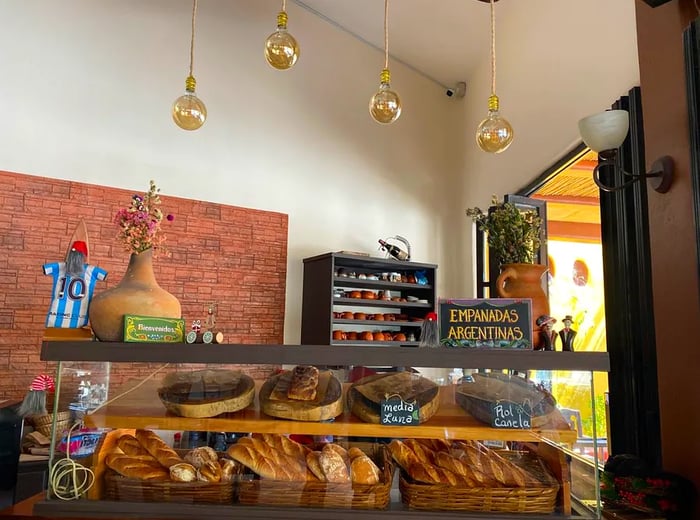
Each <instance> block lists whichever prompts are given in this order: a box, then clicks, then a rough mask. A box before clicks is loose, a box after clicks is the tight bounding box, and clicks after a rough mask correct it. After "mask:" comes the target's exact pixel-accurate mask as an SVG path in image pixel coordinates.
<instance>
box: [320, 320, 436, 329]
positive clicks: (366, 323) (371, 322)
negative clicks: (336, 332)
mask: <svg viewBox="0 0 700 520" xmlns="http://www.w3.org/2000/svg"><path fill="white" fill-rule="evenodd" d="M333 323H334V324H335V325H359V326H370V325H371V326H374V327H420V326H421V325H423V321H422V320H421V321H391V320H343V319H334V320H333Z"/></svg>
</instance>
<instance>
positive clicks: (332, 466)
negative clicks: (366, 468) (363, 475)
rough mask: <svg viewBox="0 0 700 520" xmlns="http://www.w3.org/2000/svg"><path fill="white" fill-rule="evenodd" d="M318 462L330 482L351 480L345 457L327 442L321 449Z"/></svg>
mask: <svg viewBox="0 0 700 520" xmlns="http://www.w3.org/2000/svg"><path fill="white" fill-rule="evenodd" d="M318 462H319V464H320V466H321V469H322V470H323V475H324V476H325V477H326V481H328V482H349V481H350V474H349V472H348V466H347V464H346V463H345V461H344V460H343V457H342V456H341V455H340V454H339V453H338V452H337V451H335V450H334V449H333V448H331V447H330V446H329V445H328V444H326V445H325V446H324V447H323V449H322V450H321V455H320V457H319V459H318Z"/></svg>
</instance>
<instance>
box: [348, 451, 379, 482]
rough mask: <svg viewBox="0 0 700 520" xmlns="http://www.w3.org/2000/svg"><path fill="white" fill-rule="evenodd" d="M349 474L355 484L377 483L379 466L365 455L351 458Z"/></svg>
mask: <svg viewBox="0 0 700 520" xmlns="http://www.w3.org/2000/svg"><path fill="white" fill-rule="evenodd" d="M350 475H351V478H352V481H353V482H354V483H356V484H370V485H374V484H379V468H378V467H377V465H376V464H375V463H374V462H372V459H370V458H369V457H368V456H367V455H360V456H359V457H355V458H354V459H352V462H351V463H350Z"/></svg>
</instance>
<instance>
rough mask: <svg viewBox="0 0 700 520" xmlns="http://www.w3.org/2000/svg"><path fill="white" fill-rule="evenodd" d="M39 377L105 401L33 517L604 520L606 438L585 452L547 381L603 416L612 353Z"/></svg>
mask: <svg viewBox="0 0 700 520" xmlns="http://www.w3.org/2000/svg"><path fill="white" fill-rule="evenodd" d="M42 359H44V360H47V361H57V362H58V379H57V381H58V383H59V384H58V388H57V394H59V396H58V397H57V399H61V397H60V394H62V393H63V392H64V391H69V392H70V395H71V396H73V395H75V394H76V393H75V389H72V388H71V389H69V388H68V386H67V385H66V384H65V382H67V381H75V380H79V379H80V377H81V376H75V374H77V371H79V370H88V371H90V382H91V388H92V387H95V388H97V389H101V388H102V385H104V387H105V388H106V391H105V392H104V393H102V392H100V393H99V396H98V397H99V399H101V401H102V402H101V403H99V404H96V405H95V406H93V405H92V404H90V405H89V406H86V407H84V408H83V410H84V414H83V415H82V417H81V418H80V424H78V425H73V430H72V432H67V431H65V429H64V431H54V435H53V437H54V438H53V443H52V445H53V446H54V450H53V453H52V465H58V464H60V465H61V466H63V465H66V464H68V465H70V468H71V470H70V471H64V472H63V473H64V474H63V476H61V475H59V474H58V471H55V472H54V475H53V477H54V478H52V479H51V483H50V486H49V491H48V494H47V497H46V499H45V500H44V501H42V502H40V503H37V504H36V506H35V514H43V515H47V516H51V515H63V516H83V517H91V516H94V517H98V516H103V513H104V512H105V511H109V512H110V514H115V513H118V514H123V515H132V516H133V515H139V516H143V517H156V516H157V517H160V518H163V517H167V518H185V517H193V515H194V516H196V517H198V518H219V517H221V518H223V517H231V516H236V515H238V516H241V517H245V518H272V517H274V516H277V517H282V516H283V517H284V518H319V519H321V518H328V516H329V515H330V514H331V513H329V510H333V513H332V515H333V516H334V517H337V518H339V519H342V518H351V517H353V518H354V517H356V516H358V515H359V516H361V517H363V518H380V519H381V518H398V517H404V516H408V517H412V516H413V517H415V518H454V517H456V516H464V517H467V518H512V517H513V515H516V516H517V515H518V514H521V513H522V514H524V515H525V516H527V518H551V517H552V516H554V517H560V518H600V517H601V512H600V500H599V493H598V486H599V483H598V477H597V475H598V472H597V471H596V468H597V467H598V466H599V463H602V461H599V460H597V455H596V454H597V453H598V450H597V441H598V440H597V438H596V436H595V433H594V434H593V436H592V437H591V438H590V439H586V442H587V443H590V445H591V446H592V448H593V449H592V451H591V456H590V458H586V457H582V456H580V455H578V454H577V453H576V452H574V446H576V445H577V444H578V443H579V442H580V441H581V439H580V438H579V437H580V432H579V431H578V429H577V427H576V424H575V423H574V422H572V421H571V417H570V416H569V415H568V412H567V415H565V414H562V410H561V409H560V408H559V407H558V405H557V396H556V395H553V394H552V393H551V392H550V391H549V389H547V388H546V387H545V385H542V384H538V383H536V381H537V380H538V375H539V376H540V377H541V376H542V373H543V371H551V370H568V371H571V372H572V373H576V374H577V376H578V380H579V381H588V382H589V384H588V385H580V386H579V388H578V389H577V391H580V392H583V393H584V394H585V395H587V399H588V400H589V402H593V399H594V398H593V395H594V393H593V380H594V379H593V374H594V373H595V372H606V371H607V370H608V357H607V354H605V353H568V352H533V351H523V350H519V351H513V350H498V349H488V350H477V349H456V348H454V349H453V348H446V347H443V348H408V347H391V346H390V347H372V346H357V345H355V346H350V345H348V346H341V345H338V346H332V347H330V348H329V346H328V345H325V346H322V345H321V346H311V345H196V346H191V345H179V344H178V345H173V344H153V343H149V344H130V343H124V344H119V343H90V344H87V343H84V342H75V343H72V342H47V343H44V345H43V347H42ZM360 362H361V363H362V366H360V365H358V363H360ZM97 366H100V367H103V369H102V370H98V369H97V368H96V367H97ZM328 366H332V367H341V368H339V369H336V370H326V369H323V368H321V369H318V368H316V367H328ZM81 367H86V368H84V369H81ZM251 367H254V370H253V369H252V368H251ZM371 367H390V368H388V369H387V368H383V369H381V371H377V370H376V368H371ZM417 367H428V368H417ZM470 367H471V368H470ZM104 368H107V369H106V370H105V369H104ZM69 374H73V377H67V376H68V375H69ZM77 395H82V394H81V393H80V392H79V391H78V393H77ZM74 432H80V433H81V434H88V433H92V434H94V435H95V436H96V437H98V438H99V442H97V443H96V444H95V445H94V447H93V448H94V449H93V450H92V451H91V453H84V452H82V453H80V455H81V456H80V457H78V456H75V455H71V454H70V453H66V451H67V450H66V449H65V447H66V446H70V445H71V440H70V438H68V435H69V433H74ZM593 432H595V428H594V429H593ZM61 441H63V442H61ZM68 451H70V450H68ZM69 460H70V462H68V461H69ZM73 464H79V466H77V468H78V470H77V471H76V470H75V468H76V466H73ZM59 477H61V478H59ZM76 487H77V489H76ZM280 508H283V511H282V510H281V509H280ZM280 515H281V516H280Z"/></svg>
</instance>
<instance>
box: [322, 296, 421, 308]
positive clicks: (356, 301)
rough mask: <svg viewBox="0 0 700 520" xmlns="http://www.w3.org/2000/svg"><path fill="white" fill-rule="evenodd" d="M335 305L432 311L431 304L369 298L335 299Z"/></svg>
mask: <svg viewBox="0 0 700 520" xmlns="http://www.w3.org/2000/svg"><path fill="white" fill-rule="evenodd" d="M333 304H334V305H350V306H353V307H396V308H415V309H432V308H433V306H432V304H430V303H418V302H387V301H384V300H371V299H369V298H333Z"/></svg>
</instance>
